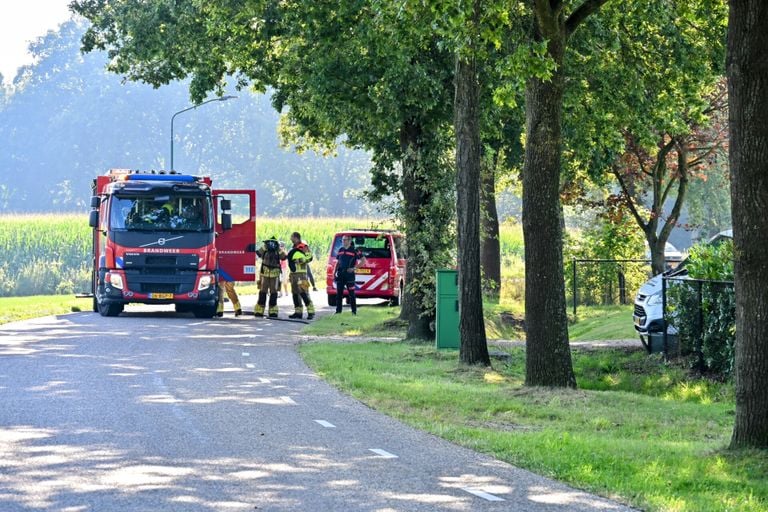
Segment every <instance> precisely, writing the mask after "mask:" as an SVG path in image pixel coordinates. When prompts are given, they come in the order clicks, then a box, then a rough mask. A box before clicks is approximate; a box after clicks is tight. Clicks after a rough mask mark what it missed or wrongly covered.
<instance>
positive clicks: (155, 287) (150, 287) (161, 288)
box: [141, 283, 179, 293]
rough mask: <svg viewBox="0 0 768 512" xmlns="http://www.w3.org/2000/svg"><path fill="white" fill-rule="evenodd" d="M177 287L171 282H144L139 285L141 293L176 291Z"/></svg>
mask: <svg viewBox="0 0 768 512" xmlns="http://www.w3.org/2000/svg"><path fill="white" fill-rule="evenodd" d="M178 288H179V287H178V286H176V285H172V284H152V283H145V284H142V285H141V293H178Z"/></svg>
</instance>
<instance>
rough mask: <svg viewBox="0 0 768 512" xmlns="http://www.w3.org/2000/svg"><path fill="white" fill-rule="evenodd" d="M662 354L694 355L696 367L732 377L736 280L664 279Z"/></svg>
mask: <svg viewBox="0 0 768 512" xmlns="http://www.w3.org/2000/svg"><path fill="white" fill-rule="evenodd" d="M661 296H662V314H663V331H662V332H661V333H659V334H660V335H661V336H662V342H663V352H664V354H665V356H667V357H669V356H674V355H676V356H681V355H693V356H694V364H693V366H694V368H695V369H697V370H699V371H702V372H704V371H714V372H717V373H722V374H730V373H731V371H732V367H733V344H734V342H735V319H736V303H735V296H734V284H733V281H716V280H706V279H689V278H686V277H664V278H663V279H662V295H661Z"/></svg>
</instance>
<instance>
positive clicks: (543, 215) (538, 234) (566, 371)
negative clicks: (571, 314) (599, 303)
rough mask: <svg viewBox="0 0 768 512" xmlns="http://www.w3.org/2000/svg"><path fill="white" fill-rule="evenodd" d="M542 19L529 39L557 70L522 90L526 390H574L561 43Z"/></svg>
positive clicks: (561, 36) (555, 25)
mask: <svg viewBox="0 0 768 512" xmlns="http://www.w3.org/2000/svg"><path fill="white" fill-rule="evenodd" d="M546 8H547V9H548V7H546ZM546 14H547V13H545V16H544V17H540V16H539V14H538V13H537V22H536V23H534V30H535V32H536V33H535V34H534V39H535V40H536V41H541V40H542V39H546V40H547V41H548V45H547V52H548V53H549V56H550V57H551V58H552V59H553V60H554V63H555V66H556V68H555V70H554V72H553V75H552V77H551V78H550V80H549V81H543V80H541V79H539V78H531V79H529V80H528V82H527V84H526V90H525V100H526V108H525V118H526V134H527V141H526V146H525V162H524V164H523V238H524V242H525V325H526V344H525V346H526V358H525V384H526V385H528V386H556V387H576V377H575V375H574V373H573V362H572V360H571V349H570V345H569V343H568V319H567V316H566V305H565V280H564V276H563V231H562V227H561V224H560V213H561V207H560V194H559V192H560V167H561V165H560V164H561V162H560V155H561V144H562V133H561V122H562V104H563V84H564V71H563V55H564V52H565V41H566V38H565V30H564V26H563V22H562V14H554V15H553V14H552V13H551V12H550V13H549V16H546Z"/></svg>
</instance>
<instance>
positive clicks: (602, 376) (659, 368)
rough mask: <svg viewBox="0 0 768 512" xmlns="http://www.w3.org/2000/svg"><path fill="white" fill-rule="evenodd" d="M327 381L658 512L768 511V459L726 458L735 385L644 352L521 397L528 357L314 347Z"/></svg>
mask: <svg viewBox="0 0 768 512" xmlns="http://www.w3.org/2000/svg"><path fill="white" fill-rule="evenodd" d="M300 350H301V353H302V355H303V357H304V358H305V359H306V361H307V362H308V364H310V365H311V366H312V367H313V368H314V369H315V370H316V371H317V372H318V373H319V374H320V375H321V376H323V377H324V378H326V379H327V380H329V381H330V382H332V383H333V384H334V385H336V386H338V387H339V388H341V389H342V390H344V391H345V392H347V393H349V394H351V395H353V396H355V397H357V398H358V399H360V400H361V401H363V402H364V403H366V404H368V405H369V406H371V407H374V408H376V409H379V410H380V411H382V412H384V413H386V414H389V415H391V416H394V417H396V418H398V419H400V420H402V421H404V422H406V423H408V424H410V425H412V426H414V427H416V428H419V429H422V430H425V431H428V432H431V433H433V434H435V435H439V436H441V437H443V438H446V439H448V440H451V441H453V442H456V443H458V444H461V445H464V446H467V447H469V448H472V449H475V450H478V451H481V452H485V453H488V454H491V455H493V456H494V457H497V458H499V459H501V460H505V461H507V462H510V463H512V464H515V465H517V466H520V467H525V468H528V469H530V470H532V471H534V472H536V473H539V474H543V475H547V476H550V477H553V478H556V479H558V480H561V481H565V482H568V483H569V484H571V485H574V486H576V487H579V488H583V489H587V490H589V491H592V492H595V493H598V494H601V495H603V496H608V497H612V498H618V499H620V500H622V501H625V502H627V503H630V504H632V505H634V506H638V507H642V508H644V509H647V510H652V511H662V510H663V511H697V512H698V511H722V510H733V511H765V510H768V478H766V476H768V455H767V454H766V453H764V452H740V453H730V452H728V451H726V450H725V447H726V446H727V443H728V439H729V436H730V432H731V429H732V424H733V408H734V405H733V391H732V387H731V386H730V385H729V384H723V383H716V382H708V381H701V380H695V379H692V378H689V377H688V373H687V372H686V371H685V370H684V369H682V368H674V367H671V366H668V365H666V364H664V363H663V362H662V361H661V360H660V359H656V358H649V357H648V356H647V355H645V354H644V353H643V352H641V351H627V350H604V351H578V350H577V351H575V353H574V366H575V371H576V372H577V378H578V382H579V387H580V389H579V390H553V389H541V388H526V387H524V386H523V377H524V364H525V363H524V361H525V354H524V350H523V349H510V350H509V352H510V359H509V361H508V362H506V363H498V362H496V363H495V364H494V368H493V369H485V368H466V367H461V366H459V365H458V364H457V358H456V353H455V352H437V351H435V350H434V349H432V348H429V347H425V346H418V345H409V344H404V343H394V344H392V343H386V344H385V343H367V344H356V345H342V344H329V343H318V344H307V345H303V346H302V347H301V349H300Z"/></svg>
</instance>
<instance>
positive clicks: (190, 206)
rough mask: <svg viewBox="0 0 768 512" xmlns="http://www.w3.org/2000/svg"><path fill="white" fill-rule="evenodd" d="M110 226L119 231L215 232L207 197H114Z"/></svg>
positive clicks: (111, 205) (111, 206)
mask: <svg viewBox="0 0 768 512" xmlns="http://www.w3.org/2000/svg"><path fill="white" fill-rule="evenodd" d="M109 219H110V221H109V229H111V230H119V231H147V230H149V231H158V230H161V231H211V230H212V229H213V225H212V213H211V200H210V198H209V197H206V196H189V195H167V194H166V195H162V196H112V201H111V204H110V216H109Z"/></svg>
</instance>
